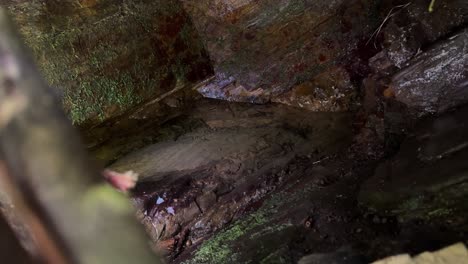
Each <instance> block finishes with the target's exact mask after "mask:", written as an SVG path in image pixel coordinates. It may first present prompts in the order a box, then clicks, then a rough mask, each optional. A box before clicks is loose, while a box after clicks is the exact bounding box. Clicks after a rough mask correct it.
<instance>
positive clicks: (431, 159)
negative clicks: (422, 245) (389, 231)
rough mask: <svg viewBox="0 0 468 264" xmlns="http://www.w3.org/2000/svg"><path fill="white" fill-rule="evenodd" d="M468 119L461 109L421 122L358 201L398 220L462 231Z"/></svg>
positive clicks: (467, 190) (466, 186)
mask: <svg viewBox="0 0 468 264" xmlns="http://www.w3.org/2000/svg"><path fill="white" fill-rule="evenodd" d="M467 114H468V109H467V108H466V107H464V108H462V109H459V110H457V111H455V112H452V113H447V114H445V115H443V116H440V117H437V118H432V119H429V120H424V121H421V123H420V124H419V125H418V126H417V127H418V129H417V130H416V131H413V132H412V133H411V134H410V135H408V137H407V139H406V140H405V141H404V142H403V144H402V145H401V147H400V151H399V152H398V153H397V154H396V155H395V156H394V157H393V158H392V159H390V160H387V161H385V162H383V163H382V164H381V165H379V167H378V168H377V170H376V172H375V175H374V176H373V177H372V178H370V179H369V180H368V181H367V182H366V183H365V184H364V185H363V186H362V188H361V191H360V198H359V200H360V202H361V203H363V204H364V205H365V206H366V207H369V208H372V209H373V210H375V211H376V212H378V213H380V214H387V215H392V216H397V217H399V219H400V221H410V220H421V221H428V222H431V223H433V224H435V223H437V222H440V221H442V223H441V224H443V225H450V226H452V227H454V226H459V227H461V228H462V230H465V231H466V230H467V229H466V227H467V226H466V224H467V219H468V218H467V217H468V216H467V215H466V212H468V210H467V209H468V208H467V204H468V178H467V176H466V171H467V169H468V167H467V164H466V162H465V160H466V158H467V157H466V155H467V154H468V152H467V147H468V142H467V140H468V139H467V137H466V135H467V132H468V130H467V129H468V123H467V121H466V116H467ZM447 219H449V220H448V221H449V222H447V223H444V222H443V221H446V220H447Z"/></svg>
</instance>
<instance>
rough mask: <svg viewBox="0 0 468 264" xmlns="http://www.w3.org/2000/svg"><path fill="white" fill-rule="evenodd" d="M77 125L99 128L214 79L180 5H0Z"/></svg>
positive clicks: (172, 1)
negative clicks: (145, 104)
mask: <svg viewBox="0 0 468 264" xmlns="http://www.w3.org/2000/svg"><path fill="white" fill-rule="evenodd" d="M1 5H2V6H7V7H8V9H9V10H10V12H11V14H12V15H13V17H14V19H15V21H16V22H17V23H18V25H19V26H20V31H21V33H22V34H23V36H24V38H25V41H26V43H27V44H28V45H29V46H30V48H31V49H32V51H33V54H34V56H35V58H36V59H37V62H38V64H39V66H40V68H41V69H42V72H43V74H44V75H45V77H46V79H47V80H48V81H49V83H50V84H51V85H52V86H56V87H58V88H59V89H58V90H59V92H60V93H61V96H62V97H63V102H64V106H65V109H66V110H67V111H68V112H69V114H70V116H71V119H72V120H73V121H74V122H75V123H78V124H80V123H96V122H99V121H100V120H102V119H106V118H108V117H111V116H115V115H116V114H120V113H122V112H124V111H126V110H128V109H129V108H130V107H132V106H135V105H136V104H138V103H141V102H144V101H147V100H148V99H152V98H154V97H157V96H159V95H161V94H164V93H166V92H168V91H170V90H171V89H173V88H174V87H176V84H184V83H193V82H197V81H199V80H203V79H204V78H206V77H207V76H209V75H210V74H211V71H212V70H211V66H210V62H209V59H208V57H207V55H206V53H205V52H204V49H203V45H202V43H201V40H200V39H199V37H198V35H197V33H196V31H195V29H194V27H193V26H192V23H191V21H190V18H189V16H188V15H187V14H186V12H185V11H184V10H183V8H182V6H181V5H180V3H179V2H178V1H176V0H169V1H167V0H157V1H149V0H139V1H124V0H118V1H115V0H86V1H81V0H80V1H78V0H66V1H56V0H40V1H26V0H20V1H11V0H6V1H2V4H1Z"/></svg>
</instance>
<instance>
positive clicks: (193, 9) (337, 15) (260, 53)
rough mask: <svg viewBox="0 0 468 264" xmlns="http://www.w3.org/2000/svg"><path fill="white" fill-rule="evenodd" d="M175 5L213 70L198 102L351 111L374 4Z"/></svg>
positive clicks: (298, 0)
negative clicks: (197, 37) (188, 19)
mask: <svg viewBox="0 0 468 264" xmlns="http://www.w3.org/2000/svg"><path fill="white" fill-rule="evenodd" d="M182 2H183V5H184V7H185V8H186V10H187V12H188V13H189V14H190V15H191V16H192V18H193V21H194V24H195V26H196V28H197V29H198V30H199V32H200V34H201V36H202V37H203V41H204V43H205V45H206V47H207V51H208V52H209V54H210V57H211V59H212V60H213V63H214V68H215V72H216V79H215V80H214V81H213V82H212V83H211V84H208V85H206V86H204V87H202V88H201V89H200V90H199V91H200V92H201V93H202V94H204V95H205V96H207V97H213V98H222V99H227V100H232V101H247V102H249V101H253V102H266V101H275V102H281V103H285V104H289V105H293V106H298V107H304V108H306V109H309V110H313V111H347V110H349V109H351V108H352V107H353V104H354V103H355V101H356V100H355V99H356V98H355V97H356V85H355V81H356V79H359V78H360V76H363V75H365V73H366V72H365V71H366V69H365V68H366V65H367V64H366V63H365V62H364V61H365V60H366V59H367V57H366V56H368V55H367V54H358V53H357V51H358V50H359V49H360V48H361V49H362V47H364V46H366V42H367V40H368V36H369V35H370V33H371V32H372V31H373V30H374V29H375V28H376V27H377V26H378V23H379V20H378V18H379V13H378V9H379V3H380V2H381V1H367V0H366V1H345V0H335V1H315V0H291V1H285V0H260V1H253V0H234V1H221V0H202V1H199V0H182ZM364 36H366V37H364ZM366 49H367V50H370V53H372V52H373V51H372V50H373V46H372V45H367V47H366Z"/></svg>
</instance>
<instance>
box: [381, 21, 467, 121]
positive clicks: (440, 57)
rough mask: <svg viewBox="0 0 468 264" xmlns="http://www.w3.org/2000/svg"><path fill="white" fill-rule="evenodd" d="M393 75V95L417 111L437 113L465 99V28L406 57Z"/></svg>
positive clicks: (420, 113) (463, 101)
mask: <svg viewBox="0 0 468 264" xmlns="http://www.w3.org/2000/svg"><path fill="white" fill-rule="evenodd" d="M408 65H409V66H408V67H406V68H405V69H403V70H402V71H400V72H398V73H397V74H396V75H394V76H393V77H392V82H391V88H390V89H392V90H393V93H394V96H395V99H396V100H398V101H400V102H403V103H404V104H406V105H407V106H408V107H409V108H411V110H412V111H414V112H416V114H418V115H424V114H430V113H440V112H444V111H446V110H448V109H451V108H454V107H456V106H459V105H461V104H463V103H466V102H467V99H468V89H467V88H468V74H467V69H468V30H463V31H461V32H457V33H456V34H455V35H453V36H450V37H449V38H448V39H447V40H446V41H443V42H440V43H439V44H437V45H436V46H435V47H432V48H431V49H429V50H427V51H425V52H423V53H421V54H419V55H418V56H416V57H415V58H414V59H412V60H410V61H408Z"/></svg>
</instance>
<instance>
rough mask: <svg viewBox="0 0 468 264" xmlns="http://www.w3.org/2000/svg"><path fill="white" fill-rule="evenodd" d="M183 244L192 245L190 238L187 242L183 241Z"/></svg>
mask: <svg viewBox="0 0 468 264" xmlns="http://www.w3.org/2000/svg"><path fill="white" fill-rule="evenodd" d="M185 245H186V246H187V247H190V246H191V245H192V240H190V239H189V240H187V242H185Z"/></svg>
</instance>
